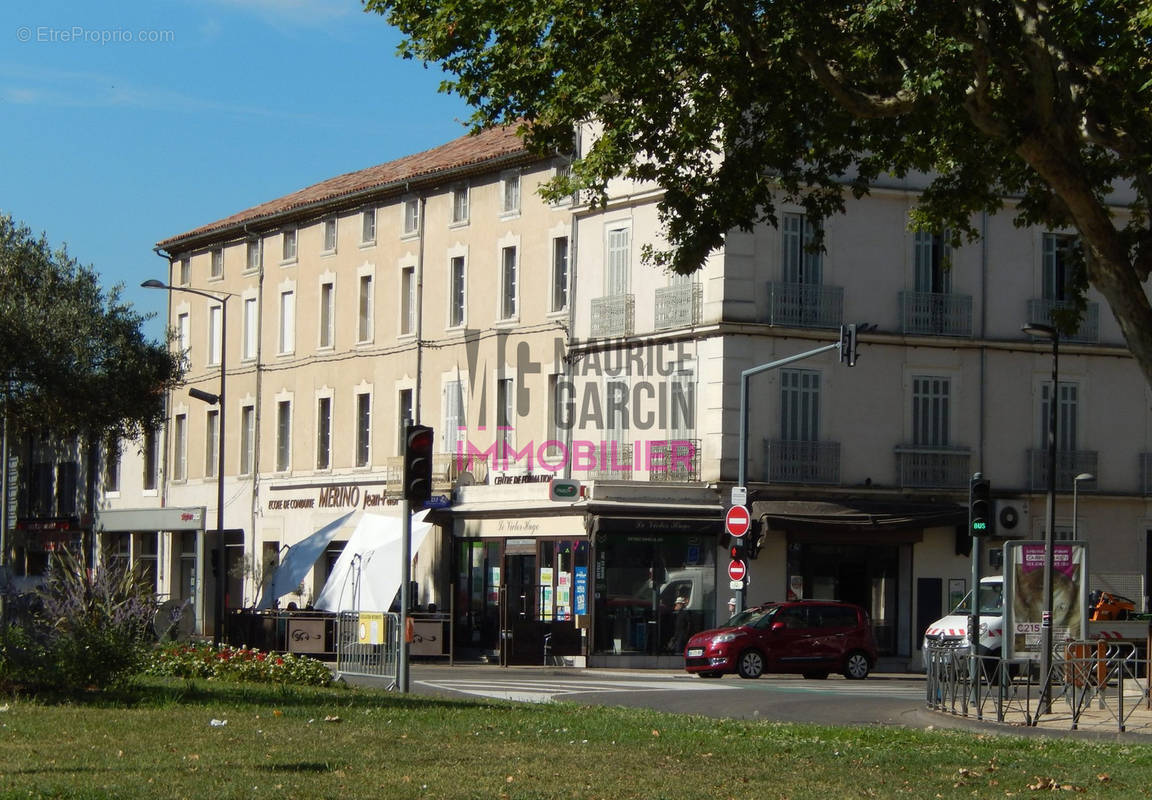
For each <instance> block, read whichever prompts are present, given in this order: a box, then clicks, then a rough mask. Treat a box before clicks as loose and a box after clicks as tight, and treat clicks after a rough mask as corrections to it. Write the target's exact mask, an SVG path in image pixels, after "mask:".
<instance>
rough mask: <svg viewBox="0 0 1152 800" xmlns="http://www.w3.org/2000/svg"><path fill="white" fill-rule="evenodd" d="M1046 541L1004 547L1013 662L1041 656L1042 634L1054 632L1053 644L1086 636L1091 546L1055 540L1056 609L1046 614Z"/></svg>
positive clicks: (1007, 620) (1007, 621) (1007, 626)
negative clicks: (1046, 631)
mask: <svg viewBox="0 0 1152 800" xmlns="http://www.w3.org/2000/svg"><path fill="white" fill-rule="evenodd" d="M1045 560H1046V559H1045V548H1044V542H1038V541H1024V542H1006V543H1005V545H1004V592H1005V604H1004V606H1005V609H1004V610H1005V619H1004V623H1005V625H1004V628H1005V633H1006V634H1008V636H1007V637H1006V639H1007V651H1008V652H1007V653H1006V655H1007V656H1008V657H1009V658H1017V657H1027V658H1039V657H1040V641H1041V634H1042V631H1043V629H1044V626H1045V625H1050V626H1051V628H1052V644H1053V646H1054V647H1055V646H1056V645H1058V644H1059V643H1060V642H1066V641H1076V640H1083V639H1087V638H1088V612H1087V609H1088V545H1087V544H1086V543H1084V542H1054V543H1053V547H1052V608H1051V609H1050V611H1051V613H1050V614H1049V615H1045V610H1046V609H1045V605H1046V604H1045V598H1044V567H1045Z"/></svg>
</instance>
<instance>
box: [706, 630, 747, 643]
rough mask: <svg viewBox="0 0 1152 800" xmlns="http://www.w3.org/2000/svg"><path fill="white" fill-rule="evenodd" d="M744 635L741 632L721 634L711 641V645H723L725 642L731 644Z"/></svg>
mask: <svg viewBox="0 0 1152 800" xmlns="http://www.w3.org/2000/svg"><path fill="white" fill-rule="evenodd" d="M744 635H745V634H744V632H743V631H729V632H728V633H722V634H720V635H719V636H716V637H714V638H713V639H712V644H724V643H725V642H731V641H734V640H736V639H739V638H740V637H741V636H744Z"/></svg>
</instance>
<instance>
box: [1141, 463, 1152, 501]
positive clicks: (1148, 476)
mask: <svg viewBox="0 0 1152 800" xmlns="http://www.w3.org/2000/svg"><path fill="white" fill-rule="evenodd" d="M1140 493H1141V494H1145V495H1148V494H1152V453H1141V454H1140Z"/></svg>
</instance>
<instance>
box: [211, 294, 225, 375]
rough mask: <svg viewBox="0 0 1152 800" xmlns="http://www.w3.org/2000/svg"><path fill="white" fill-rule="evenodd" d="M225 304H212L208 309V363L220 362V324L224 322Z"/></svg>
mask: <svg viewBox="0 0 1152 800" xmlns="http://www.w3.org/2000/svg"><path fill="white" fill-rule="evenodd" d="M223 315H224V306H211V307H210V308H209V309H208V363H209V364H219V363H220V357H221V353H220V345H221V341H220V333H221V331H220V326H221V323H222V322H223Z"/></svg>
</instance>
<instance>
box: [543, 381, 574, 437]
mask: <svg viewBox="0 0 1152 800" xmlns="http://www.w3.org/2000/svg"><path fill="white" fill-rule="evenodd" d="M566 390H567V386H566V384H565V383H564V382H563V376H562V375H560V374H553V375H549V376H548V441H550V442H559V443H560V444H563V443H564V430H565V428H566V427H567V426H568V425H569V424H570V423H569V421H568V414H567V409H566V406H565V403H566V402H567V400H568V399H569V397H568V396H567V395H568V392H567V391H566ZM558 452H560V448H559V447H557V446H556V445H550V446H549V447H548V454H549V455H555V454H556V453H558Z"/></svg>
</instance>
